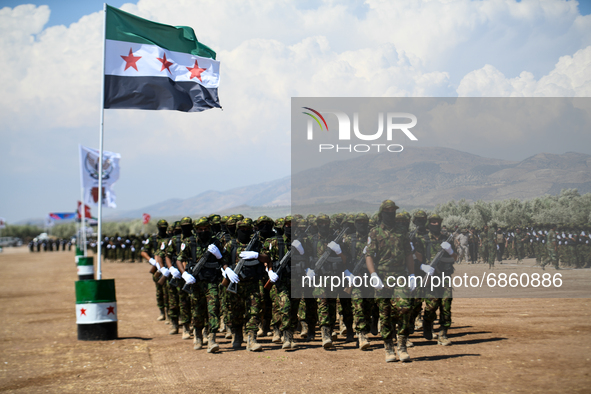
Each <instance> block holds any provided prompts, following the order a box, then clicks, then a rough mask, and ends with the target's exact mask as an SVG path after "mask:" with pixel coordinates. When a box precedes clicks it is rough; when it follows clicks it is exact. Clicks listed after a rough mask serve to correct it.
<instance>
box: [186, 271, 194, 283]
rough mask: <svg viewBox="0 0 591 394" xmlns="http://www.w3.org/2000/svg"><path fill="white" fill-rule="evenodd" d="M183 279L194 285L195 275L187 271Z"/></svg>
mask: <svg viewBox="0 0 591 394" xmlns="http://www.w3.org/2000/svg"><path fill="white" fill-rule="evenodd" d="M183 279H184V280H185V282H186V283H187V284H188V285H192V284H193V283H195V277H194V276H193V275H191V274H190V273H188V272H187V271H185V272H183Z"/></svg>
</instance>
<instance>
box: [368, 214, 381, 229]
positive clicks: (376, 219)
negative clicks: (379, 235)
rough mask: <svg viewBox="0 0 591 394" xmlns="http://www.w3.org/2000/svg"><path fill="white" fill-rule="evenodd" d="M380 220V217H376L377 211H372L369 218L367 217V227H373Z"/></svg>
mask: <svg viewBox="0 0 591 394" xmlns="http://www.w3.org/2000/svg"><path fill="white" fill-rule="evenodd" d="M379 221H380V218H379V217H378V214H377V213H374V214H373V215H371V218H370V219H369V227H370V228H371V227H375V226H377V225H378V222H379Z"/></svg>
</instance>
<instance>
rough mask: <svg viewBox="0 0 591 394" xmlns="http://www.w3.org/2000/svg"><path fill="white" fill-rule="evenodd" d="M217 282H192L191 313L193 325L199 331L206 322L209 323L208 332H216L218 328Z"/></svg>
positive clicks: (218, 302)
mask: <svg viewBox="0 0 591 394" xmlns="http://www.w3.org/2000/svg"><path fill="white" fill-rule="evenodd" d="M218 284H219V283H217V282H216V283H211V282H206V281H198V282H197V283H194V284H193V293H192V294H191V314H192V317H193V327H195V329H196V330H197V331H201V330H202V329H203V327H205V325H206V324H209V331H210V332H217V331H218V329H219V328H220V300H219V292H218Z"/></svg>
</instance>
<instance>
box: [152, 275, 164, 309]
mask: <svg viewBox="0 0 591 394" xmlns="http://www.w3.org/2000/svg"><path fill="white" fill-rule="evenodd" d="M158 279H160V277H158ZM158 279H156V276H155V275H154V274H152V280H153V281H154V284H155V285H156V305H157V306H158V308H159V309H162V308H168V292H167V291H166V287H164V286H165V285H159V284H158Z"/></svg>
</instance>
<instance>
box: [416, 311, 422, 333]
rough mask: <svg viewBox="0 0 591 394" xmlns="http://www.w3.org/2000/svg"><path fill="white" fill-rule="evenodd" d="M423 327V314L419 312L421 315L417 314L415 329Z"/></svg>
mask: <svg viewBox="0 0 591 394" xmlns="http://www.w3.org/2000/svg"><path fill="white" fill-rule="evenodd" d="M422 328H423V318H422V316H421V314H420V313H419V315H418V316H417V319H416V320H415V330H420V329H422Z"/></svg>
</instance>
